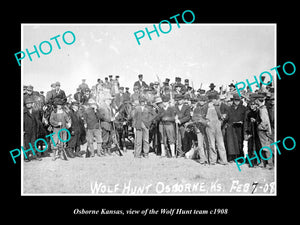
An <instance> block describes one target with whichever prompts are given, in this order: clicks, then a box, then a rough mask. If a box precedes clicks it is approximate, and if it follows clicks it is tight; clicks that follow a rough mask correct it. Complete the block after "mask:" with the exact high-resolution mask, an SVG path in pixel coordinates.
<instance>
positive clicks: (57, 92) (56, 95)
mask: <svg viewBox="0 0 300 225" xmlns="http://www.w3.org/2000/svg"><path fill="white" fill-rule="evenodd" d="M59 99H61V100H62V101H63V103H66V101H67V96H66V94H65V92H64V91H63V90H61V89H60V83H59V82H56V83H55V89H54V90H51V91H50V92H49V93H47V96H46V103H52V104H53V102H55V101H57V100H59Z"/></svg>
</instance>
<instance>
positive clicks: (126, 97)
mask: <svg viewBox="0 0 300 225" xmlns="http://www.w3.org/2000/svg"><path fill="white" fill-rule="evenodd" d="M157 80H158V81H156V82H153V83H150V84H147V83H146V82H145V81H144V80H143V75H142V74H139V75H138V80H137V81H136V82H135V83H134V85H133V93H132V94H131V93H130V92H129V88H128V87H125V88H124V87H122V86H120V84H119V76H115V78H113V76H112V75H109V76H108V77H106V78H105V80H104V81H102V80H101V79H98V80H97V84H96V85H94V86H92V87H91V88H89V86H88V85H87V84H86V83H85V80H82V83H81V84H80V85H79V86H78V88H77V91H76V93H75V94H74V95H73V96H72V95H69V96H66V94H65V92H64V91H63V90H61V89H60V83H59V82H56V83H53V84H52V85H51V88H52V90H50V91H49V92H47V93H46V96H44V95H43V92H42V91H41V92H36V91H33V87H32V86H31V85H29V86H24V89H23V90H24V146H25V148H27V149H28V148H29V143H31V144H32V146H34V145H33V144H34V142H35V140H36V139H37V138H40V137H43V138H45V136H47V134H49V133H50V132H57V131H58V130H59V129H61V128H67V129H68V130H69V131H70V133H71V139H70V141H68V142H67V143H62V142H61V141H60V140H59V139H58V138H55V140H54V143H55V144H54V143H53V142H52V141H51V140H50V138H49V137H48V138H46V139H47V141H48V142H49V145H50V146H51V148H50V147H48V149H47V150H46V151H44V152H42V153H41V152H39V151H36V154H34V155H30V156H29V157H28V158H27V159H26V158H25V161H30V160H32V159H36V160H41V157H42V156H49V155H50V153H52V157H53V160H56V159H57V158H62V159H68V158H73V157H83V154H86V156H85V157H94V156H95V155H97V156H99V157H104V156H107V155H119V156H122V154H124V152H127V149H134V157H137V158H141V157H145V158H147V157H148V156H149V152H154V153H155V154H156V155H158V156H160V157H169V158H176V157H189V158H193V159H196V160H198V162H199V163H200V164H210V165H215V164H216V163H218V164H222V165H227V164H228V162H234V159H236V158H238V157H245V154H246V153H247V154H248V155H249V157H250V158H252V157H254V151H256V150H259V149H261V147H263V146H270V143H272V142H273V141H274V140H273V139H274V88H273V87H272V86H271V85H270V86H267V87H266V88H264V89H257V90H256V91H255V92H254V93H252V92H250V91H249V90H247V91H244V92H243V94H242V97H240V96H239V95H238V94H237V92H236V90H235V86H234V84H233V83H231V84H229V85H228V88H227V87H223V86H222V87H220V88H219V90H215V88H216V86H215V85H214V84H213V83H211V84H210V86H209V90H204V89H203V88H202V84H201V86H200V88H199V89H198V90H196V89H195V88H194V87H193V85H192V86H191V85H190V82H189V80H188V79H185V80H184V83H182V82H181V78H180V77H176V78H175V82H174V83H171V82H170V79H168V78H166V79H165V81H163V82H162V81H161V80H160V78H159V77H157ZM261 86H262V85H261ZM63 135H65V136H66V135H67V133H66V132H65V133H62V136H63ZM85 143H87V151H86V152H83V151H81V146H82V145H84V144H85ZM95 146H96V149H94V147H95ZM37 147H38V149H40V150H42V149H44V148H45V145H44V143H40V144H38V145H37ZM263 154H264V156H265V158H269V157H268V156H269V155H270V152H269V151H263ZM252 164H253V165H254V166H253V167H256V166H259V167H263V168H267V169H272V168H273V166H274V164H273V158H271V159H270V160H268V161H263V160H262V161H260V163H258V162H257V161H255V162H253V161H252Z"/></svg>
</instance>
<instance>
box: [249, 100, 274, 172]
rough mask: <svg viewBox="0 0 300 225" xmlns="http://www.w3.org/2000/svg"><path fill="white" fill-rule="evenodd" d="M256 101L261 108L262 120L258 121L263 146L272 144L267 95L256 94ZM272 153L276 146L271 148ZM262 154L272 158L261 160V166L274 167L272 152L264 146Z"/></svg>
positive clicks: (260, 115)
mask: <svg viewBox="0 0 300 225" xmlns="http://www.w3.org/2000/svg"><path fill="white" fill-rule="evenodd" d="M254 97H255V103H256V104H257V105H258V110H259V117H260V121H259V123H258V126H257V128H258V136H259V140H260V143H261V146H262V147H265V146H270V144H271V143H272V142H271V140H272V127H271V122H270V118H269V114H268V109H267V107H266V105H265V96H264V95H262V94H256V95H255V96H254ZM271 150H272V155H274V148H271ZM262 155H263V157H264V158H270V159H269V160H267V161H265V160H261V161H262V162H263V163H261V164H260V165H259V166H264V167H265V168H267V169H273V167H274V162H273V161H274V157H270V156H271V152H270V151H269V150H268V149H266V148H264V149H263V151H262Z"/></svg>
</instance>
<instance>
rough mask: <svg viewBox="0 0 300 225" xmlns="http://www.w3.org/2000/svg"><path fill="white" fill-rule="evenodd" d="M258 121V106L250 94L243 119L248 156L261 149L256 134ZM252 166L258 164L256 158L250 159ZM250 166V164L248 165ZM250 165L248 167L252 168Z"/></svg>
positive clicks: (251, 156)
mask: <svg viewBox="0 0 300 225" xmlns="http://www.w3.org/2000/svg"><path fill="white" fill-rule="evenodd" d="M259 122H260V118H259V112H258V106H257V105H256V103H255V98H253V97H252V96H251V95H250V100H249V102H248V109H247V110H246V113H245V120H244V132H243V134H244V140H245V141H247V147H248V156H249V158H253V157H254V156H255V154H254V151H255V152H258V151H259V150H260V149H261V147H262V146H261V143H260V140H259V136H258V128H257V124H258V123H259ZM251 163H252V165H253V167H256V166H257V165H258V161H257V159H253V160H252V161H251ZM249 167H250V165H249ZM253 167H250V168H253Z"/></svg>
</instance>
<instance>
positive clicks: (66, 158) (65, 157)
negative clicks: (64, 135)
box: [59, 125, 68, 160]
mask: <svg viewBox="0 0 300 225" xmlns="http://www.w3.org/2000/svg"><path fill="white" fill-rule="evenodd" d="M59 128H60V129H61V125H59ZM65 146H66V144H65V143H63V146H62V156H63V158H64V160H68V156H67V153H66V150H65Z"/></svg>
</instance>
